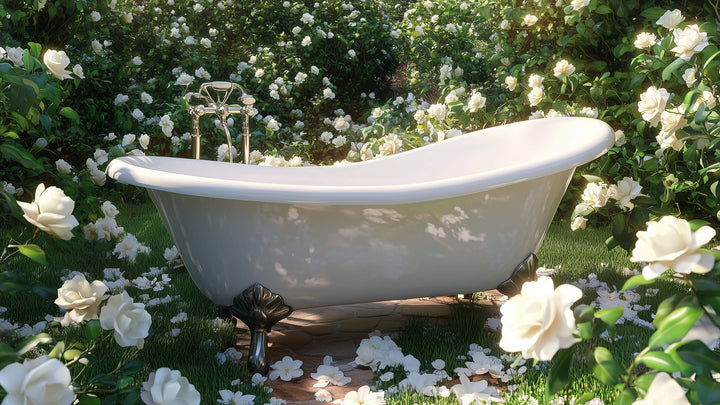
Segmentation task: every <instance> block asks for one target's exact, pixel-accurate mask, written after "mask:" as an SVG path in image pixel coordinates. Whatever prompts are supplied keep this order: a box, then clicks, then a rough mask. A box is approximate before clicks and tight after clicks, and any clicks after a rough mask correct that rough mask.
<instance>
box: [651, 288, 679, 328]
mask: <svg viewBox="0 0 720 405" xmlns="http://www.w3.org/2000/svg"><path fill="white" fill-rule="evenodd" d="M681 299H682V297H681V296H679V295H673V296H670V297H668V298H665V299H664V300H663V301H662V302H661V303H660V305H658V309H657V311H655V319H654V320H653V325H655V327H656V328H657V327H659V326H660V324H661V323H662V321H663V320H664V319H665V317H666V316H668V315H670V313H671V312H672V311H673V310H674V309H675V307H677V305H678V303H679V302H680V300H681Z"/></svg>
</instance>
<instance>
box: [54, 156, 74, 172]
mask: <svg viewBox="0 0 720 405" xmlns="http://www.w3.org/2000/svg"><path fill="white" fill-rule="evenodd" d="M55 168H56V169H57V171H58V172H59V173H63V174H68V173H70V171H71V170H72V166H70V163H68V162H66V161H65V160H64V159H58V160H56V161H55Z"/></svg>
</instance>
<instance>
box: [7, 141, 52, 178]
mask: <svg viewBox="0 0 720 405" xmlns="http://www.w3.org/2000/svg"><path fill="white" fill-rule="evenodd" d="M0 154H2V155H3V157H4V158H5V159H7V160H12V161H15V162H17V163H20V164H21V165H23V166H24V167H25V168H27V169H32V170H37V171H43V170H44V168H43V165H42V163H40V162H38V160H37V159H35V157H34V156H33V154H32V153H30V152H29V151H28V150H27V149H25V148H23V147H22V146H20V145H16V144H9V143H4V144H2V145H0Z"/></svg>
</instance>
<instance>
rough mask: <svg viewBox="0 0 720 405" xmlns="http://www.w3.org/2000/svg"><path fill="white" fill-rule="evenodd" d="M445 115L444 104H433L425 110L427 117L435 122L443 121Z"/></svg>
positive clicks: (445, 108)
mask: <svg viewBox="0 0 720 405" xmlns="http://www.w3.org/2000/svg"><path fill="white" fill-rule="evenodd" d="M446 114H447V107H446V106H445V104H433V105H431V106H430V107H428V109H427V115H428V116H429V117H430V118H434V119H435V120H437V121H443V120H445V115H446Z"/></svg>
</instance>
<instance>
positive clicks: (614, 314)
mask: <svg viewBox="0 0 720 405" xmlns="http://www.w3.org/2000/svg"><path fill="white" fill-rule="evenodd" d="M624 312H625V307H616V308H607V309H601V310H599V311H597V312H596V313H595V318H597V319H600V320H601V321H603V322H605V323H606V324H608V325H610V326H613V325H615V322H617V321H618V319H620V317H621V316H622V315H623V313H624Z"/></svg>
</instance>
